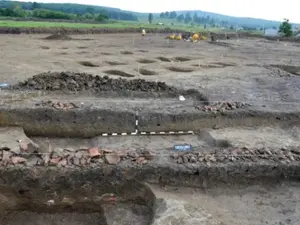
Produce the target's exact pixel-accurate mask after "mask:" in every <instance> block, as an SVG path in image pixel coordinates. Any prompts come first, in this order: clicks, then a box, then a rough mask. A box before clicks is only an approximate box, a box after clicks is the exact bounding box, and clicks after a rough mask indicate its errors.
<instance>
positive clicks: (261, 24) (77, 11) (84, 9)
mask: <svg viewBox="0 0 300 225" xmlns="http://www.w3.org/2000/svg"><path fill="white" fill-rule="evenodd" d="M15 5H18V6H20V7H21V8H22V9H23V10H34V9H43V10H53V11H59V12H63V13H67V14H69V15H72V16H71V17H72V18H73V17H76V15H77V16H79V17H84V18H90V17H92V16H93V15H97V14H102V15H105V16H107V17H108V18H109V19H113V20H126V21H139V20H140V21H141V22H147V21H148V13H137V12H131V11H125V10H121V9H117V8H110V7H102V6H91V5H82V4H73V3H36V2H18V1H8V0H0V9H1V8H13V7H15ZM153 17H154V18H153V22H154V23H158V22H165V23H169V24H176V23H183V24H205V25H209V26H213V27H215V26H223V27H243V28H244V29H247V28H249V29H258V28H260V29H262V28H269V27H278V26H279V24H280V22H279V21H269V20H263V19H255V18H242V17H233V16H227V15H222V14H217V13H211V12H205V11H200V10H197V11H172V12H162V13H154V14H153ZM287 17H288V15H287ZM166 19H167V20H166Z"/></svg>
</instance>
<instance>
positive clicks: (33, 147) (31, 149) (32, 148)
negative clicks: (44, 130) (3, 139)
mask: <svg viewBox="0 0 300 225" xmlns="http://www.w3.org/2000/svg"><path fill="white" fill-rule="evenodd" d="M39 150H41V149H40V147H39V146H38V145H37V144H35V143H33V142H30V143H28V144H27V152H28V153H29V154H32V153H35V152H40V151H39ZM44 153H45V152H44ZM47 153H49V152H48V151H47Z"/></svg>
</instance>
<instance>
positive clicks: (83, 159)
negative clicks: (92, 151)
mask: <svg viewBox="0 0 300 225" xmlns="http://www.w3.org/2000/svg"><path fill="white" fill-rule="evenodd" d="M80 164H81V165H83V166H84V165H86V159H85V158H81V159H80Z"/></svg>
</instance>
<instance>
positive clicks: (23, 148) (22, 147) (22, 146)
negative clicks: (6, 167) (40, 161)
mask: <svg viewBox="0 0 300 225" xmlns="http://www.w3.org/2000/svg"><path fill="white" fill-rule="evenodd" d="M19 147H20V151H21V152H28V145H27V143H25V142H24V141H20V142H19Z"/></svg>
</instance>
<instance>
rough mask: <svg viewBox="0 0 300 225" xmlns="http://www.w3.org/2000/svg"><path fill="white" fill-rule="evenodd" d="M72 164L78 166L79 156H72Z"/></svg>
mask: <svg viewBox="0 0 300 225" xmlns="http://www.w3.org/2000/svg"><path fill="white" fill-rule="evenodd" d="M73 164H74V165H75V166H80V158H77V157H74V158H73Z"/></svg>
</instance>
